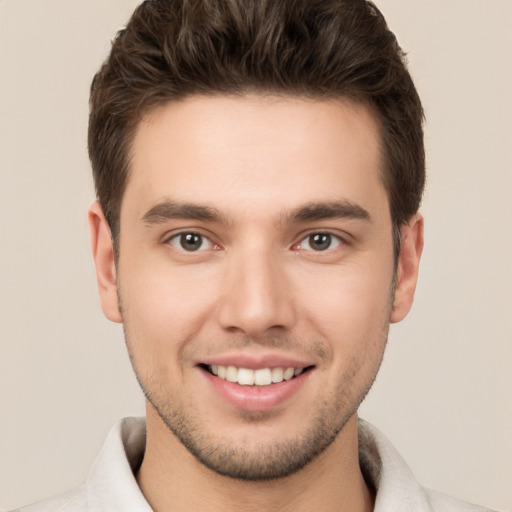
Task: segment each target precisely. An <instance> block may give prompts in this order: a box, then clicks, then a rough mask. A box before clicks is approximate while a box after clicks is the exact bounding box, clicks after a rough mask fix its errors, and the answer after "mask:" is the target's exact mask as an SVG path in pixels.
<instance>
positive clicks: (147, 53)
mask: <svg viewBox="0 0 512 512" xmlns="http://www.w3.org/2000/svg"><path fill="white" fill-rule="evenodd" d="M421 125H422V110H421V105H420V102H419V99H418V96H417V94H416V91H415V88H414V86H413V83H412V81H411V78H410V76H409V74H408V73H407V71H406V68H405V65H404V61H403V55H402V53H401V51H400V49H399V47H398V45H397V43H396V40H395V38H394V37H393V35H392V34H391V32H389V30H388V29H387V27H386V24H385V22H384V19H383V17H382V15H381V14H380V13H379V11H378V10H377V9H376V8H375V6H373V4H371V3H370V2H364V1H362V0H350V1H348V0H323V1H310V0H303V1H299V0H295V1H291V0H290V1H280V2H275V1H265V0H254V1H246V0H243V1H242V0H230V1H215V0H205V1H183V2H182V1H168V0H167V1H163V0H155V1H147V2H144V3H143V4H142V5H141V6H140V7H139V8H138V9H137V11H136V12H135V14H134V15H133V17H132V19H131V20H130V22H129V24H128V26H127V28H126V29H125V30H123V31H121V32H120V33H119V35H118V37H117V38H116V39H115V41H114V43H113V48H112V52H111V55H110V57H109V58H108V60H107V62H106V63H105V64H104V65H103V67H102V68H101V70H100V72H99V73H98V75H97V76H96V77H95V80H94V82H93V86H92V94H91V118H90V131H89V148H90V155H91V160H92V163H93V170H94V176H95V183H96V188H97V193H98V199H99V205H100V206H97V205H96V206H94V207H93V209H92V210H91V214H90V219H91V220H90V222H91V227H92V234H93V235H92V239H93V252H94V256H95V261H96V267H97V275H98V282H99V287H100V295H101V297H102V305H103V310H104V312H105V313H106V315H107V317H108V318H110V319H111V320H113V321H117V322H123V324H124V329H125V336H126V341H127V345H128V350H129V352H130V357H131V360H132V363H133V366H134V368H135V371H136V374H137V377H138V378H139V381H140V383H141V386H142V388H143V390H144V392H145V394H146V397H147V399H148V404H149V406H148V429H151V431H152V435H151V436H150V437H148V439H150V438H151V439H154V438H155V437H157V436H156V435H155V432H160V438H165V436H166V435H169V432H172V435H173V436H175V437H173V439H178V440H179V443H178V445H179V446H178V447H176V450H177V452H179V449H180V448H179V447H185V449H186V450H185V452H184V454H182V455H183V457H184V460H186V457H188V456H193V457H195V458H197V459H198V460H200V461H201V462H202V463H203V464H204V465H205V466H206V467H208V468H210V469H213V470H214V471H215V472H217V473H219V474H222V475H227V476H230V477H236V478H243V479H247V480H261V479H268V478H275V477H284V476H287V475H290V474H293V473H294V472H296V471H298V470H299V469H301V468H303V467H304V466H306V465H308V464H309V463H310V462H312V461H313V460H317V459H318V457H317V456H318V455H319V454H321V453H324V452H325V451H328V449H330V452H329V453H332V449H331V447H332V446H338V447H339V446H342V445H343V442H342V441H340V439H342V437H340V435H341V434H340V433H342V432H348V431H349V430H350V429H349V430H347V427H346V426H347V425H351V427H350V428H351V429H352V434H353V433H354V418H355V417H356V411H357V408H358V406H359V403H360V402H361V400H362V399H363V398H364V396H365V395H366V393H367V392H368V390H369V388H370V386H371V384H372V382H373V380H374V378H375V375H376V373H377V370H378V368H379V366H380V362H381V360H382V356H383V352H384V347H385V344H386V340H387V332H388V328H389V323H390V322H394V321H399V320H401V319H402V318H403V317H404V316H405V315H406V314H407V312H408V309H409V307H410V305H411V303H412V297H413V293H414V287H415V283H416V276H417V268H418V262H419V257H420V254H421V247H422V235H421V226H422V224H421V219H420V218H419V217H417V216H416V213H417V209H418V206H419V202H420V198H421V194H422V188H423V182H424V162H423V142H422V127H421ZM418 219H419V220H418ZM290 372H291V373H290ZM274 374H275V375H274ZM271 382H272V383H271ZM252 383H253V384H255V385H254V387H253V386H252ZM163 425H165V428H163V430H162V426H163ZM159 429H160V430H159ZM356 444H357V443H356ZM179 453H181V452H179ZM340 453H341V452H338V457H335V460H342V459H343V457H341V458H340V457H339V455H340Z"/></svg>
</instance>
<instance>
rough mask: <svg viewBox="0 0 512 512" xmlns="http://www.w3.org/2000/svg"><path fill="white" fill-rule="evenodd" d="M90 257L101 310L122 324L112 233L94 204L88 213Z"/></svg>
mask: <svg viewBox="0 0 512 512" xmlns="http://www.w3.org/2000/svg"><path fill="white" fill-rule="evenodd" d="M88 221H89V233H90V237H91V248H92V256H93V258H94V264H95V265H96V279H97V281H98V291H99V294H100V301H101V309H102V310H103V313H104V314H105V316H106V317H107V318H108V319H109V320H111V321H112V322H122V316H121V311H120V308H119V298H118V295H117V283H116V264H115V258H114V247H113V245H112V233H111V231H110V227H109V225H108V222H107V221H106V219H105V215H104V214H103V210H102V208H101V206H100V205H99V204H98V203H94V204H93V205H92V206H91V207H90V208H89V212H88Z"/></svg>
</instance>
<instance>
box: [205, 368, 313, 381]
mask: <svg viewBox="0 0 512 512" xmlns="http://www.w3.org/2000/svg"><path fill="white" fill-rule="evenodd" d="M207 370H208V371H209V372H210V373H211V374H213V375H215V376H217V377H218V378H219V379H222V380H226V381H228V382H233V383H238V384H239V385H241V386H270V385H271V384H278V383H280V382H283V381H285V380H291V379H293V378H294V377H297V376H298V375H300V374H301V373H302V372H303V371H304V370H305V369H304V368H293V367H288V368H283V367H277V368H259V369H256V370H252V369H249V368H237V367H236V366H222V365H208V366H207Z"/></svg>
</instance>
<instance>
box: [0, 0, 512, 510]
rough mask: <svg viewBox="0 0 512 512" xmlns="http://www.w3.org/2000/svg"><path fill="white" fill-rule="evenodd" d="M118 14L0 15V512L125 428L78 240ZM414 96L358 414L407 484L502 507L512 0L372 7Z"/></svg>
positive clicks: (105, 8)
mask: <svg viewBox="0 0 512 512" xmlns="http://www.w3.org/2000/svg"><path fill="white" fill-rule="evenodd" d="M136 3H137V2H136V1H134V0H72V1H70V0H45V1H44V2H43V1H40V0H0V240H1V244H2V245H1V251H0V508H2V507H5V508H6V509H8V508H11V507H16V506H19V505H22V504H25V503H28V502H32V501H34V500H38V499H41V498H43V497H46V496H48V495H51V494H54V493H58V492H62V491H64V490H65V489H67V488H70V487H72V486H75V485H77V484H79V483H80V482H81V481H82V480H83V479H84V478H85V476H86V474H87V471H88V468H89V466H90V464H91V463H92V461H93V459H94V458H95V456H96V454H97V452H98V450H99V448H100V447H101V444H102V442H103V439H104V437H105V434H106V433H107V431H108V429H109V427H110V426H111V425H112V424H113V423H114V422H115V421H116V420H117V419H119V418H121V417H123V416H129V415H139V414H142V413H143V405H144V404H143V399H142V396H141V393H140V391H139V389H138V386H137V384H136V382H135V379H134V377H133V376H132V371H131V368H130V366H129V362H128V358H127V356H126V354H125V348H124V342H123V336H122V330H121V327H119V326H118V325H113V324H110V323H109V322H108V321H107V320H106V319H105V318H104V317H103V316H102V313H101V310H100V307H99V301H98V298H97V294H96V283H95V277H94V269H93V264H92V258H91V257H90V254H89V241H88V234H87V229H86V209H87V207H88V205H89V204H90V203H91V202H92V201H93V200H94V194H93V187H92V179H91V176H90V168H89V162H88V159H87V154H86V129H87V110H88V105H87V102H88V89H89V84H90V81H91V79H92V76H93V74H94V72H95V71H96V69H97V68H98V67H99V65H100V63H101V62H102V60H103V59H104V58H105V56H106V54H107V52H108V49H109V45H110V40H111V38H112V37H113V36H114V34H115V32H116V31H117V30H118V29H119V28H120V27H121V26H122V25H123V24H124V23H125V22H126V20H127V19H128V17H129V15H130V13H131V11H132V9H133V7H134V6H135V5H136ZM376 3H377V4H378V5H379V6H380V7H381V8H382V10H383V11H384V13H385V14H386V16H387V19H388V22H389V24H390V26H391V28H392V29H393V30H394V31H395V32H396V33H397V35H398V38H399V41H400V43H401V44H402V46H403V47H404V49H405V50H406V51H407V52H408V53H409V60H410V68H411V71H412V74H413V76H414V77H415V80H416V83H417V86H418V89H419V91H420V94H421V96H422V98H423V101H424V105H425V110H426V115H427V120H428V121H427V125H426V144H427V151H428V173H429V179H428V188H427V193H426V197H425V201H424V206H423V209H422V210H423V213H424V215H425V219H426V247H425V253H424V258H423V265H422V272H421V276H420V282H419V286H418V291H417V298H416V304H415V306H414V308H413V311H412V313H411V314H410V316H409V317H408V318H407V319H406V320H405V321H404V322H403V323H402V324H400V325H397V326H393V327H392V330H391V338H390V343H389V347H388V351H387V354H386V357H385V360H384V365H383V368H382V371H381V374H380V376H379V378H378V380H377V383H376V385H375V387H374V390H373V391H372V392H371V394H370V396H369V397H368V399H367V401H366V403H365V404H364V405H363V407H362V414H361V415H362V416H363V417H365V418H367V419H369V420H370V421H372V422H373V423H375V424H376V425H377V426H379V428H381V429H382V430H383V431H384V433H386V435H387V436H388V437H389V438H390V439H391V440H392V442H393V443H394V444H395V446H396V447H397V448H398V449H399V450H400V451H401V453H402V455H403V456H404V457H405V459H406V460H407V461H408V463H409V464H410V466H411V468H412V470H413V472H414V473H415V474H416V476H417V478H418V480H420V481H421V482H422V483H423V484H424V485H427V486H429V487H434V488H438V489H441V490H443V491H445V492H447V493H449V494H453V495H455V496H458V497H460V498H463V499H466V500H469V501H473V502H478V503H481V504H485V505H487V506H490V507H493V508H496V509H499V510H503V511H505V510H512V485H511V482H512V463H511V461H512V398H511V394H512V393H511V391H512V372H511V371H510V367H511V363H512V343H511V342H512V291H511V290H512V158H511V154H512V152H511V146H512V100H511V92H512V2H511V1H510V0H491V1H490V0H435V1H434V0H421V1H420V0H380V1H378V0H377V2H376Z"/></svg>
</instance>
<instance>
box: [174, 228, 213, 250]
mask: <svg viewBox="0 0 512 512" xmlns="http://www.w3.org/2000/svg"><path fill="white" fill-rule="evenodd" d="M169 243H170V244H171V245H173V246H174V247H176V248H177V249H182V250H184V251H187V252H195V251H201V250H205V249H209V248H211V246H212V243H211V242H210V240H208V238H206V237H205V236H203V235H200V234H199V233H194V232H186V233H178V234H177V235H175V236H173V237H172V238H171V239H170V240H169Z"/></svg>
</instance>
